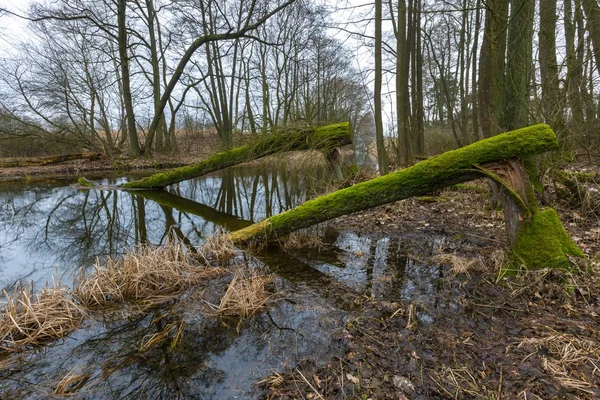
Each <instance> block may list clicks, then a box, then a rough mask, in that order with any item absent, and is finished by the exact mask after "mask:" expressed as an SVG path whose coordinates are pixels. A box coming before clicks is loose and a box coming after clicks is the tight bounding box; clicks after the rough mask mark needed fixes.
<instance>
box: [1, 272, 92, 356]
mask: <svg viewBox="0 0 600 400" xmlns="http://www.w3.org/2000/svg"><path fill="white" fill-rule="evenodd" d="M4 296H6V299H7V302H6V306H5V308H4V312H3V315H2V319H0V350H2V351H6V352H18V351H20V350H22V349H24V348H27V347H38V346H43V345H45V344H47V343H49V342H52V341H54V340H57V339H60V338H62V337H64V336H66V335H68V334H69V333H70V332H72V331H74V330H75V329H77V327H78V326H79V324H80V323H81V321H82V320H83V316H84V312H83V311H82V309H81V308H80V307H79V306H78V305H77V304H76V303H75V302H73V300H71V299H70V298H69V296H68V294H67V290H66V289H65V288H63V287H62V286H61V285H60V284H59V283H56V282H55V283H54V285H53V286H52V287H50V286H46V287H45V288H44V290H42V291H41V292H40V293H38V294H33V285H31V284H30V285H27V286H25V287H23V286H19V287H17V288H16V289H15V291H14V292H13V293H12V294H9V293H7V292H4Z"/></svg>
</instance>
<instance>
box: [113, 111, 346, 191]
mask: <svg viewBox="0 0 600 400" xmlns="http://www.w3.org/2000/svg"><path fill="white" fill-rule="evenodd" d="M350 143H352V140H351V137H350V124H349V123H348V122H343V123H339V124H333V125H327V126H323V127H318V128H301V129H295V130H289V131H286V130H282V131H280V132H275V133H272V134H270V135H268V136H267V137H264V138H262V139H259V140H257V141H255V142H252V143H250V144H247V145H245V146H241V147H237V148H235V149H232V150H228V151H223V152H220V153H217V154H215V155H214V156H212V157H209V158H207V159H206V160H204V161H201V162H199V163H197V164H193V165H188V166H185V167H180V168H175V169H172V170H170V171H167V172H163V173H158V174H154V175H151V176H148V177H146V178H143V179H140V180H137V181H133V182H128V183H124V184H122V185H121V186H119V187H120V188H121V189H162V188H164V187H166V186H169V185H172V184H174V183H178V182H182V181H185V180H188V179H191V178H195V177H198V176H202V175H206V174H208V173H210V172H214V171H218V170H220V169H224V168H227V167H232V166H234V165H237V164H241V163H244V162H247V161H252V160H256V159H259V158H262V157H266V156H269V155H272V154H276V153H281V152H284V151H295V150H321V151H323V152H325V153H329V152H331V151H332V150H333V149H335V148H337V147H341V146H344V145H347V144H350Z"/></svg>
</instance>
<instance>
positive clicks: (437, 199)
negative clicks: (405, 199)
mask: <svg viewBox="0 0 600 400" xmlns="http://www.w3.org/2000/svg"><path fill="white" fill-rule="evenodd" d="M417 201H420V202H421V203H440V202H443V201H448V198H447V197H443V196H421V197H417Z"/></svg>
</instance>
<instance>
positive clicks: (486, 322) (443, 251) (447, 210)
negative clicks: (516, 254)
mask: <svg viewBox="0 0 600 400" xmlns="http://www.w3.org/2000/svg"><path fill="white" fill-rule="evenodd" d="M545 200H546V201H547V202H552V204H554V205H557V204H558V205H559V214H560V215H561V217H562V218H563V221H565V226H566V228H567V230H568V231H569V234H570V235H571V236H572V237H573V238H574V239H575V240H576V241H577V243H578V245H579V246H580V247H581V248H582V249H583V250H584V251H585V252H586V254H587V255H588V256H589V260H588V261H587V262H586V267H587V268H589V269H588V270H587V271H579V272H575V273H567V272H560V271H559V272H557V271H546V270H542V271H532V272H528V273H525V274H523V275H522V276H520V277H518V278H499V277H498V269H499V267H500V266H501V265H502V263H503V262H504V260H505V255H504V254H505V253H504V251H505V248H504V247H505V243H504V235H505V232H504V229H505V228H504V222H503V216H502V213H501V211H498V210H491V209H490V201H489V196H488V192H487V188H486V184H485V183H484V182H475V183H471V184H468V185H461V186H460V187H458V188H452V189H446V190H444V191H442V192H439V193H435V194H434V195H433V196H430V197H423V198H418V199H411V200H407V201H404V202H398V203H394V204H391V205H387V206H382V207H379V208H377V209H373V210H369V211H365V212H361V213H359V214H355V215H351V216H345V217H341V218H339V219H337V220H335V221H332V222H331V224H330V226H331V227H336V228H338V229H339V228H342V227H343V228H344V229H352V230H355V231H359V232H361V234H364V235H368V236H370V237H373V238H381V237H388V238H390V240H394V239H393V238H394V237H398V236H400V237H402V235H404V236H406V235H414V234H420V235H425V236H426V235H442V236H443V237H446V240H445V241H444V242H443V243H442V244H441V245H440V246H438V247H437V248H436V249H435V250H434V251H433V253H430V254H427V253H424V252H423V251H420V252H418V253H415V254H414V255H413V259H414V260H419V261H418V262H417V261H414V262H413V263H414V264H420V265H417V266H414V267H413V268H412V269H411V268H408V267H406V268H405V269H404V270H403V272H402V274H403V277H402V279H404V280H407V279H408V280H411V279H412V280H413V281H414V282H413V289H414V287H417V288H418V286H419V285H425V286H426V287H430V288H431V287H434V288H435V290H430V291H427V290H426V291H425V293H426V294H427V296H424V297H418V296H417V297H415V296H409V295H407V293H406V292H405V291H402V290H400V291H396V292H393V291H389V292H387V293H386V294H385V295H378V294H377V293H376V292H375V293H374V292H369V291H368V290H366V291H363V292H362V296H357V297H355V299H356V300H355V302H356V303H357V305H358V308H359V311H357V312H356V313H355V314H354V315H353V317H352V318H350V319H349V321H348V322H347V323H346V324H345V325H344V329H343V331H342V332H341V333H340V334H339V335H338V336H337V337H335V338H334V340H335V341H336V342H337V343H339V344H340V346H342V347H343V348H344V349H345V351H344V355H343V356H341V357H334V359H333V360H331V361H330V362H329V363H327V365H325V366H318V365H317V364H316V362H315V360H314V359H306V360H304V361H303V362H302V363H301V364H300V365H299V366H297V367H296V368H295V369H293V370H288V371H287V372H286V373H284V374H280V375H277V376H275V375H273V376H271V377H270V379H269V380H266V381H264V382H263V383H262V386H261V387H262V390H263V392H262V393H263V394H262V395H263V397H264V398H269V399H271V398H290V399H291V398H298V397H306V398H332V399H346V398H373V399H380V398H400V399H430V398H440V399H445V398H448V399H449V398H473V399H479V398H507V399H517V398H520V399H549V398H558V399H571V398H573V399H575V398H579V399H593V398H598V396H600V369H599V368H598V367H599V366H600V364H599V362H600V345H599V344H598V343H600V323H599V319H598V318H599V313H600V308H599V306H600V303H599V293H600V270H599V264H598V257H599V255H600V220H599V219H598V218H597V217H596V216H595V215H594V214H585V217H584V214H583V210H581V209H573V208H570V207H569V206H568V204H566V203H565V202H564V201H561V200H560V199H559V198H557V197H556V196H555V194H554V191H553V189H552V188H548V190H547V192H546V197H545ZM408 252H409V253H410V250H409V251H408ZM372 257H373V258H374V259H376V258H377V255H376V254H373V256H372ZM373 262H375V260H374V261H373ZM394 262H398V260H394V259H390V258H388V259H387V263H388V265H389V264H390V263H394ZM400 262H404V261H400ZM414 264H413V265H414ZM406 265H407V266H408V265H411V264H410V263H409V264H406ZM378 279H379V280H382V281H384V282H385V281H389V282H394V281H395V282H398V279H399V278H398V276H397V275H396V276H395V275H394V274H385V275H383V276H380V277H378ZM427 285H429V286H427ZM404 287H406V286H404Z"/></svg>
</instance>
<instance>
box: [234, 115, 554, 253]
mask: <svg viewBox="0 0 600 400" xmlns="http://www.w3.org/2000/svg"><path fill="white" fill-rule="evenodd" d="M557 148H558V142H557V140H556V136H555V135H554V132H552V129H551V128H550V127H549V126H548V125H535V126H532V127H528V128H523V129H519V130H516V131H513V132H508V133H503V134H500V135H497V136H494V137H492V138H489V139H486V140H482V141H479V142H476V143H473V144H471V145H469V146H465V147H463V148H460V149H458V150H452V151H448V152H446V153H443V154H441V155H438V156H435V157H432V158H430V159H428V160H425V161H422V162H420V163H418V164H416V165H414V166H412V167H409V168H405V169H402V170H400V171H396V172H394V173H391V174H389V175H386V176H382V177H379V178H375V179H373V180H370V181H367V182H362V183H359V184H356V185H354V186H351V187H349V188H345V189H342V190H338V191H336V192H333V193H331V194H328V195H324V196H321V197H318V198H316V199H313V200H310V201H307V202H306V203H304V204H303V205H301V206H298V207H296V208H294V209H292V210H289V211H287V212H285V213H282V214H279V215H275V216H273V217H271V218H267V219H265V220H263V221H261V222H259V223H257V224H254V225H252V226H249V227H247V228H245V229H242V230H240V231H237V232H234V233H232V234H231V239H232V240H233V241H234V242H238V243H240V242H242V243H243V242H247V241H250V240H253V239H259V238H265V239H267V240H268V239H272V238H275V237H277V236H278V235H283V234H287V233H290V232H293V231H295V230H298V229H302V228H306V227H309V226H311V225H315V224H318V223H321V222H324V221H327V220H330V219H332V218H336V217H339V216H341V215H345V214H350V213H353V212H357V211H360V210H364V209H368V208H372V207H376V206H379V205H382V204H387V203H391V202H394V201H398V200H402V199H406V198H408V197H412V196H419V195H423V194H426V193H429V192H431V191H433V190H437V189H440V188H443V187H446V186H450V185H453V184H456V183H460V182H465V181H469V180H472V179H476V178H479V177H481V176H483V173H482V172H481V171H480V170H478V169H477V168H476V167H475V166H476V165H479V164H485V163H490V162H495V161H501V160H508V159H511V158H516V157H525V156H528V155H533V154H538V153H542V152H546V151H550V150H555V149H557Z"/></svg>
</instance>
